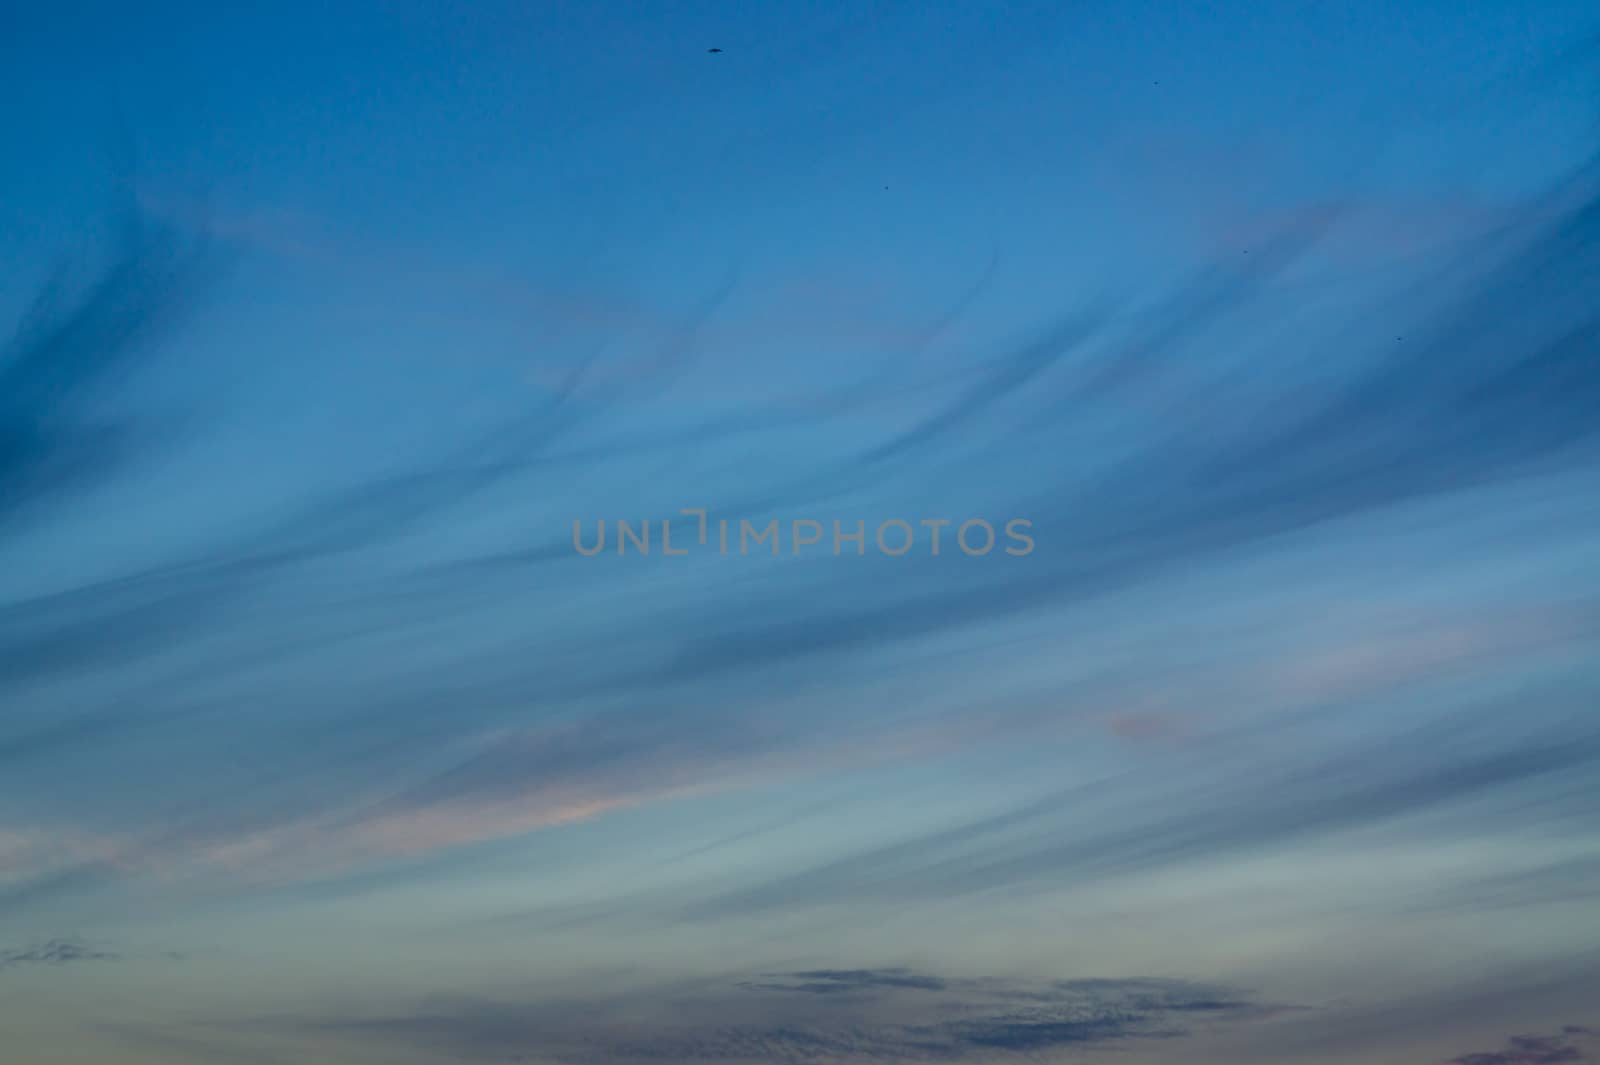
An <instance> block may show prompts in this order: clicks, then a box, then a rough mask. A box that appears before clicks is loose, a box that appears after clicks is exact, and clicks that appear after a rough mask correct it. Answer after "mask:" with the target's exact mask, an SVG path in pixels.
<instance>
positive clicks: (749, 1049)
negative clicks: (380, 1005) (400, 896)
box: [263, 968, 1282, 1063]
mask: <svg viewBox="0 0 1600 1065" xmlns="http://www.w3.org/2000/svg"><path fill="white" fill-rule="evenodd" d="M823 986H836V987H838V988H840V989H841V990H840V991H837V992H834V991H821V990H819V988H821V987H823ZM1281 1008H1282V1007H1277V1006H1272V1005H1268V1004H1263V1003H1260V1002H1257V1001H1255V1000H1253V999H1252V998H1251V997H1250V996H1247V995H1244V994H1242V993H1240V992H1238V991H1233V990H1229V989H1225V988H1220V987H1212V986H1205V985H1201V984H1193V983H1187V982H1184V981H1180V980H1155V979H1104V980H1073V981H1059V982H1055V983H1050V982H1037V983H1028V982H1017V981H1007V980H998V979H990V978H980V979H973V978H962V979H954V978H947V977H943V976H936V975H933V974H929V973H922V972H918V971H915V970H911V969H906V968H884V969H848V970H846V969H821V970H810V971H801V972H794V973H789V974H784V978H783V979H782V980H780V981H778V982H776V983H771V982H766V981H765V980H753V981H746V982H743V983H740V984H737V985H734V986H729V987H726V988H724V989H722V990H720V991H719V990H715V989H710V990H707V989H704V988H702V989H699V990H685V991H683V992H681V993H674V992H670V991H668V992H663V993H662V997H661V999H660V1001H658V1002H656V1003H655V1005H654V1006H652V1007H647V1006H646V1005H645V1004H642V1003H640V1002H636V1001H633V1000H632V999H624V1000H618V1001H614V1002H608V1001H595V1002H591V1003H587V1004H585V1005H584V1006H583V1007H581V1008H578V1007H577V1006H576V1004H574V1003H570V1002H569V1003H562V1004H559V1005H558V1004H554V1003H550V1004H545V1003H512V1002H494V1001H489V1000H471V999H464V1000H456V1001H455V1002H454V1003H453V1004H451V1005H448V1006H444V1007H429V1006H427V1005H426V1004H422V1005H420V1006H419V1008H418V1009H417V1010H416V1011H415V1012H408V1013H406V1014H404V1015H397V1016H393V1017H389V1018H379V1019H366V1020H352V1021H339V1020H320V1019H301V1020H299V1021H296V1022H291V1023H290V1025H289V1026H290V1027H291V1028H294V1029H297V1030H301V1031H303V1032H305V1033H307V1034H314V1035H320V1036H333V1037H337V1038H346V1039H352V1040H355V1041H357V1042H362V1043H375V1044H377V1045H380V1046H381V1045H382V1044H384V1043H386V1042H389V1041H395V1042H396V1043H401V1044H407V1045H413V1046H422V1047H426V1048H429V1049H431V1050H432V1051H433V1052H435V1053H438V1054H441V1055H443V1056H444V1057H445V1058H446V1059H447V1060H461V1061H475V1060H486V1061H487V1060H506V1059H512V1060H517V1059H524V1058H525V1059H528V1060H550V1061H562V1062H566V1061H571V1062H575V1063H576V1062H585V1063H609V1062H616V1063H622V1062H630V1061H661V1060H669V1061H675V1062H684V1063H689V1062H719V1061H729V1062H735V1061H737V1062H751V1063H762V1062H790V1061H799V1060H807V1061H818V1062H827V1061H840V1062H843V1061H855V1060H877V1061H886V1062H887V1061H898V1062H935V1061H950V1062H959V1061H976V1060H984V1057H985V1055H986V1054H988V1053H991V1052H993V1051H996V1050H1005V1051H1017V1052H1040V1051H1049V1050H1056V1049H1062V1048H1069V1047H1078V1048H1093V1047H1109V1046H1115V1045H1118V1044H1122V1043H1128V1042H1133V1041H1139V1040H1145V1039H1164V1040H1171V1039H1177V1038H1181V1037H1183V1036H1185V1035H1188V1034H1190V1033H1191V1031H1193V1030H1194V1029H1195V1028H1196V1027H1198V1026H1200V1025H1215V1024H1225V1023H1242V1022H1246V1021H1249V1020H1253V1019H1260V1018H1262V1017H1266V1016H1271V1015H1273V1014H1275V1013H1276V1012H1277V1011H1279V1010H1280V1009H1281ZM641 1011H643V1012H641ZM642 1018H649V1019H642ZM263 1023H266V1024H268V1025H271V1024H272V1023H273V1022H263Z"/></svg>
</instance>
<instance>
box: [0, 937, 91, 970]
mask: <svg viewBox="0 0 1600 1065" xmlns="http://www.w3.org/2000/svg"><path fill="white" fill-rule="evenodd" d="M119 958H121V955H120V954H114V953H112V952H110V951H104V950H97V949H95V948H94V947H91V946H89V945H87V944H85V943H82V942H80V941H78V940H74V939H47V940H45V941H44V942H43V943H39V944H37V945H35V946H31V947H18V948H13V949H10V950H0V969H10V968H17V967H20V966H24V965H70V964H75V963H79V962H95V961H116V960H118V959H119Z"/></svg>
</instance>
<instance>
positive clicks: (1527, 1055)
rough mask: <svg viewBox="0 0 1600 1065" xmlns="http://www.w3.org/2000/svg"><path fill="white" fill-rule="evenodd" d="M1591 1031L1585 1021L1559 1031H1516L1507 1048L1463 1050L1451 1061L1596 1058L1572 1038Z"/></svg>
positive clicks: (1532, 1063)
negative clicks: (1464, 1052) (1531, 1032)
mask: <svg viewBox="0 0 1600 1065" xmlns="http://www.w3.org/2000/svg"><path fill="white" fill-rule="evenodd" d="M1588 1034H1590V1032H1589V1029H1588V1028H1585V1027H1583V1026H1581V1025H1575V1024H1569V1025H1566V1026H1565V1027H1563V1028H1562V1030H1561V1031H1560V1032H1559V1033H1557V1034H1555V1035H1514V1036H1511V1037H1510V1038H1509V1039H1507V1040H1506V1045H1505V1049H1503V1050H1491V1051H1483V1052H1480V1053H1476V1054H1462V1055H1461V1056H1460V1057H1455V1058H1451V1059H1450V1061H1449V1062H1448V1063H1447V1065H1561V1063H1562V1062H1569V1061H1592V1060H1593V1059H1592V1058H1591V1057H1590V1056H1589V1055H1588V1053H1587V1052H1586V1051H1585V1050H1584V1049H1583V1048H1581V1047H1579V1046H1578V1045H1577V1044H1576V1043H1574V1042H1573V1041H1572V1037H1573V1036H1582V1035H1588Z"/></svg>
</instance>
